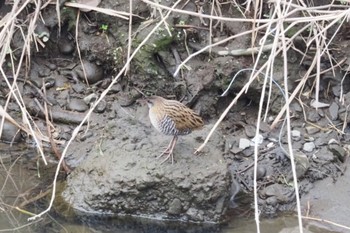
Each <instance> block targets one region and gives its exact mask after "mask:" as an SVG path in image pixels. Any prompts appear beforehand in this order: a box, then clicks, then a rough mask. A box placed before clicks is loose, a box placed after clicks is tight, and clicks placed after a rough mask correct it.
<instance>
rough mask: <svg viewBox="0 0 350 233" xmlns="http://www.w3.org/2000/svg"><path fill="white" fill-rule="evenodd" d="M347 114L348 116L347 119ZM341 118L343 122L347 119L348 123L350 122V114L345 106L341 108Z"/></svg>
mask: <svg viewBox="0 0 350 233" xmlns="http://www.w3.org/2000/svg"><path fill="white" fill-rule="evenodd" d="M345 116H347V117H346V119H345ZM339 119H340V120H341V121H342V122H344V121H346V123H350V114H349V113H348V112H347V111H346V109H345V108H342V109H340V110H339Z"/></svg>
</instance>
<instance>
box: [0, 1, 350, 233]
mask: <svg viewBox="0 0 350 233" xmlns="http://www.w3.org/2000/svg"><path fill="white" fill-rule="evenodd" d="M29 2H31V3H32V4H35V6H36V11H35V12H33V13H32V14H31V15H28V19H27V22H26V24H27V25H28V29H27V30H26V32H25V31H24V30H23V29H22V26H21V24H20V23H19V22H18V20H17V18H18V15H19V14H20V13H21V12H23V11H24V9H25V8H26V6H27V5H28V4H29ZM143 2H144V3H147V4H149V5H150V6H152V7H154V9H156V11H158V12H159V14H160V16H161V17H160V18H161V19H160V20H159V23H158V24H157V25H156V26H155V27H154V29H153V30H152V31H151V32H150V33H149V34H148V36H147V37H146V38H145V39H144V40H143V41H142V42H141V44H140V45H139V46H138V47H137V48H136V49H135V50H134V51H133V52H131V35H132V34H133V32H132V24H131V23H132V21H131V17H132V16H134V17H138V16H137V15H132V11H131V10H130V12H118V11H113V10H110V9H102V8H98V7H89V6H86V5H81V4H78V3H68V2H67V3H65V5H66V6H67V7H76V8H82V7H83V8H87V9H91V10H94V11H98V12H100V13H103V14H108V15H112V16H114V17H119V18H121V19H125V20H130V24H129V32H128V33H129V46H128V58H127V60H126V62H125V64H124V67H123V68H122V69H121V70H120V72H119V73H118V75H117V76H116V77H115V78H114V79H113V81H112V83H111V84H110V86H109V87H108V88H107V89H106V90H105V91H103V93H102V94H101V96H100V98H99V99H98V100H97V101H96V102H95V103H94V105H93V106H92V107H91V109H90V110H89V111H88V112H87V114H86V116H85V117H84V119H83V121H82V122H81V123H80V124H79V125H78V126H77V127H76V128H75V130H74V132H73V134H72V137H71V138H70V140H69V141H68V143H67V144H66V146H65V148H64V150H63V153H62V156H61V158H60V160H59V163H58V165H57V169H56V173H55V176H54V182H53V187H52V190H53V191H52V197H51V201H50V204H49V206H48V207H47V209H46V210H44V211H43V212H41V213H39V214H37V215H35V216H33V217H31V218H29V220H38V219H39V218H40V217H41V216H43V215H44V214H45V213H47V212H49V211H50V209H51V208H52V205H53V201H54V199H55V194H56V181H57V177H58V174H59V171H60V168H61V165H62V164H63V161H64V158H65V155H66V153H67V151H68V149H69V147H70V145H71V143H72V141H73V140H74V139H75V138H76V136H77V133H78V132H79V131H80V129H81V127H82V125H83V124H84V123H85V122H86V121H88V119H89V117H90V115H91V113H92V111H93V109H94V108H95V107H96V106H97V104H98V103H99V102H100V101H101V100H102V99H103V98H104V97H105V96H106V94H107V93H108V91H109V90H110V89H111V87H112V86H113V85H114V84H115V83H116V82H117V81H118V80H119V78H120V77H121V76H122V75H123V74H125V73H126V72H128V70H129V68H128V67H129V64H130V62H131V61H132V59H133V57H134V56H135V54H136V53H137V52H138V51H139V49H140V48H141V47H142V46H143V45H144V44H145V43H146V41H147V40H148V39H149V38H150V37H151V36H152V34H153V33H154V32H155V31H156V30H157V28H158V27H160V26H164V27H165V28H168V25H167V23H166V21H165V20H166V19H167V17H168V16H169V15H170V14H173V13H177V14H187V15H191V16H193V17H199V18H200V19H209V22H210V24H209V30H210V32H212V30H213V28H214V27H216V26H218V25H220V27H221V28H222V27H223V25H224V23H225V22H233V21H235V22H240V23H249V24H251V30H247V31H244V32H241V33H239V34H237V35H234V36H231V37H228V38H225V39H223V40H220V41H218V42H216V43H211V38H210V39H209V41H210V43H209V44H208V45H207V46H205V47H203V48H202V49H200V50H198V51H197V52H195V53H193V54H190V55H189V56H188V57H187V58H186V59H185V60H184V61H183V62H182V63H181V64H179V66H178V67H177V70H176V71H175V73H174V77H176V76H177V75H178V73H179V72H180V70H182V69H183V67H184V66H186V64H187V63H188V62H189V61H190V60H191V59H192V58H194V57H195V56H198V55H199V54H202V53H203V52H206V51H209V52H210V51H211V48H213V47H215V46H218V45H220V44H223V43H225V42H227V41H230V40H233V39H235V38H238V37H241V36H245V35H248V34H251V35H252V36H251V48H247V50H246V51H243V52H245V53H250V54H252V56H254V59H255V63H254V65H253V67H252V69H253V70H254V71H255V72H251V76H250V78H249V80H247V83H246V85H245V86H244V88H243V89H242V90H241V91H240V92H239V93H238V95H237V97H236V98H234V99H233V100H232V102H231V104H230V105H229V106H228V108H227V109H226V110H225V111H224V112H223V113H222V115H221V116H220V118H219V119H218V120H217V122H216V124H215V125H214V127H213V128H212V130H211V131H210V133H209V134H208V136H207V138H206V139H205V142H204V143H203V144H202V145H201V146H200V147H199V148H198V150H197V151H196V152H200V151H201V150H202V149H203V147H205V145H206V144H207V143H208V142H209V140H210V137H211V135H212V134H213V132H214V131H215V130H216V128H217V127H218V125H219V124H220V123H221V122H222V120H223V119H224V117H225V116H226V114H227V113H228V112H229V110H230V109H231V108H232V107H233V105H234V104H235V103H236V102H237V100H238V99H239V98H240V97H241V95H242V94H244V93H245V92H246V91H247V90H248V88H249V86H250V84H251V83H252V82H254V80H255V79H256V78H257V77H258V76H259V75H261V74H264V86H263V89H262V93H261V97H260V105H259V112H258V118H257V122H256V127H257V129H259V128H260V123H261V119H263V120H265V119H266V117H267V115H268V112H269V109H268V108H267V109H265V114H263V103H264V102H268V101H269V100H268V99H267V100H266V99H264V98H265V90H266V87H269V88H270V89H269V90H271V88H273V87H272V86H273V84H272V81H273V75H274V64H275V59H276V56H280V57H281V58H282V59H283V72H284V83H283V84H282V83H280V84H279V85H281V86H284V93H285V105H284V107H283V108H282V109H281V111H280V113H279V114H278V116H277V117H276V118H275V120H274V122H273V124H272V126H271V127H272V128H274V127H276V126H277V125H278V123H279V122H281V119H282V118H284V119H285V121H286V124H287V132H288V133H287V135H288V153H289V155H290V158H291V164H292V169H293V178H294V188H295V194H296V202H297V207H298V208H297V212H298V220H299V231H300V232H303V230H302V214H301V209H300V200H299V190H298V182H297V178H296V172H295V162H294V156H293V150H292V142H291V139H290V129H291V125H290V116H289V104H290V103H291V101H292V100H293V99H295V98H296V97H297V96H298V95H299V96H298V97H299V100H300V99H301V98H300V95H301V94H302V93H303V88H304V85H305V82H306V81H307V80H308V79H309V78H310V77H313V75H315V76H316V82H315V84H314V93H315V98H316V101H319V80H320V74H322V72H324V71H323V70H322V69H321V66H320V64H321V57H322V56H327V57H328V60H329V61H334V63H335V64H334V67H335V66H338V65H339V64H340V63H341V61H339V62H338V63H337V61H335V60H334V58H333V57H332V55H331V53H330V52H329V49H330V45H331V43H332V39H333V38H334V37H332V38H331V39H327V30H328V29H329V28H330V27H332V26H334V25H338V27H337V30H336V33H338V32H339V30H340V28H341V26H342V24H344V23H345V22H347V21H348V20H349V15H350V9H349V6H348V4H344V5H336V4H330V5H324V6H316V7H310V6H307V5H305V4H304V3H303V1H297V2H292V1H283V0H270V1H269V3H268V4H269V5H270V9H271V12H270V15H269V17H268V18H264V17H265V16H263V15H262V14H263V12H262V4H263V1H251V0H247V1H246V3H245V5H244V6H242V5H238V4H237V2H236V1H232V2H230V4H234V5H235V7H236V8H237V9H239V11H241V12H243V11H244V12H245V13H246V14H250V15H251V17H250V18H249V17H247V18H245V17H239V18H233V17H223V16H222V11H221V7H222V4H223V3H221V2H220V1H219V0H213V1H212V2H211V4H212V5H211V12H210V14H205V13H203V12H199V13H196V12H191V11H185V10H181V9H177V8H176V7H177V5H178V4H179V3H180V0H179V1H177V2H176V3H175V4H174V5H173V6H172V7H167V6H164V5H162V4H160V3H157V2H154V1H150V0H143ZM57 4H58V2H57V3H56V6H57V12H59V7H58V5H57ZM45 6H46V5H42V3H41V1H34V2H33V1H29V0H28V1H25V2H23V3H21V4H20V2H19V1H14V2H13V8H12V11H11V12H10V13H8V14H7V15H6V16H5V17H4V18H2V19H1V20H0V27H1V32H0V64H1V66H0V72H1V76H2V79H4V80H5V81H6V83H7V86H8V88H9V89H10V93H9V94H8V96H7V101H6V104H5V106H0V117H2V121H1V122H0V135H1V132H2V127H3V122H4V120H5V119H6V120H8V121H10V122H12V123H14V124H15V125H17V126H18V127H19V128H20V129H21V130H23V131H24V132H25V133H27V134H28V135H30V136H31V137H32V139H33V141H34V142H35V145H36V146H37V149H38V151H39V153H40V155H41V158H42V160H43V161H44V163H45V164H47V162H46V159H45V156H44V153H43V149H42V143H43V141H45V142H49V141H50V138H49V136H45V133H43V132H41V131H40V129H39V127H37V126H36V124H35V122H34V120H33V119H32V117H31V116H30V114H28V112H27V110H26V106H25V104H24V102H23V99H22V96H21V93H20V92H19V91H18V90H19V88H18V86H17V82H16V80H17V79H18V78H19V72H20V71H21V69H27V71H28V70H29V69H30V67H29V64H30V54H31V44H32V43H33V42H34V43H35V42H37V41H38V40H37V38H36V36H35V34H34V28H35V25H36V22H37V20H40V10H41V9H43V7H45ZM244 7H245V9H244ZM130 8H132V3H131V2H130ZM242 16H244V15H243V13H242ZM214 20H216V21H217V23H216V24H214V23H213V22H214ZM77 25H78V24H77ZM296 26H300V29H299V30H298V31H296V32H295V33H294V34H293V35H292V36H291V37H289V38H288V37H286V33H287V31H288V30H290V29H291V28H294V27H296ZM15 30H20V31H21V36H22V37H23V40H24V41H25V43H24V44H25V45H24V47H23V49H22V52H21V56H20V57H19V58H18V60H16V61H15V58H14V57H13V54H12V53H13V51H11V49H10V48H11V46H10V42H11V39H12V37H13V36H14V32H15ZM168 31H169V33H170V30H168ZM307 31H308V32H309V34H308V36H307V37H305V36H304V34H305V32H307ZM210 34H211V33H210ZM260 35H263V36H262V37H261V38H259V36H260ZM334 36H335V35H334ZM271 37H272V38H274V39H273V42H272V43H271V42H268V38H271ZM258 38H259V41H257V40H258ZM296 38H301V39H302V40H304V41H305V44H306V47H307V49H306V51H299V50H298V49H296V48H295V47H294V44H293V41H294V40H295V39H296ZM266 46H268V50H269V51H270V55H269V57H268V59H267V60H266V61H265V62H264V61H263V59H262V55H263V52H266V48H267V47H266ZM78 47H79V46H78ZM311 47H312V48H316V53H315V54H314V56H313V57H312V63H311V65H310V68H309V69H308V71H307V72H306V74H305V75H304V76H303V77H301V79H300V82H299V84H298V86H297V88H296V89H295V90H294V91H293V92H292V93H289V92H288V83H287V79H288V72H287V71H288V63H287V61H288V60H287V51H288V50H291V49H292V50H295V51H296V52H298V53H303V54H304V57H307V56H310V54H309V53H308V51H309V50H310V49H311ZM36 49H39V47H38V46H37V45H36ZM247 51H248V52H247ZM223 52H225V51H223ZM229 55H232V56H234V55H235V53H233V52H231V53H229ZM6 63H10V64H11V66H12V75H11V76H12V77H11V79H13V82H12V81H10V77H8V76H7V75H6V74H5V72H4V70H3V66H4V64H6ZM314 70H316V73H315V74H313V71H314ZM342 95H343V93H342ZM341 99H342V98H341ZM10 101H15V102H16V104H17V105H18V106H19V107H20V109H21V116H22V119H21V120H19V119H16V120H15V119H13V117H11V116H10V115H9V114H8V113H7V108H8V103H9V102H10ZM267 106H269V105H267ZM263 116H264V117H263ZM48 125H49V123H48ZM48 127H49V126H48ZM256 135H259V130H257V131H256ZM258 148H259V147H258V144H255V150H254V156H255V163H254V180H255V183H254V203H255V219H256V226H257V232H260V224H259V209H258V197H257V182H256V176H257V175H256V174H257V165H258ZM8 176H9V177H11V175H10V173H8ZM3 187H4V186H3ZM0 194H1V192H0ZM0 203H1V204H3V203H2V201H1V200H0ZM0 231H3V230H0Z"/></svg>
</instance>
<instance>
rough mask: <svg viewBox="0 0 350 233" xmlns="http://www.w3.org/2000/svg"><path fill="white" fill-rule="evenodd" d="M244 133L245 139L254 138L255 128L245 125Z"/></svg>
mask: <svg viewBox="0 0 350 233" xmlns="http://www.w3.org/2000/svg"><path fill="white" fill-rule="evenodd" d="M244 131H245V134H246V135H247V137H249V138H252V137H254V136H255V132H256V127H255V126H253V125H246V126H244Z"/></svg>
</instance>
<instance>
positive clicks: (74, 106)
mask: <svg viewBox="0 0 350 233" xmlns="http://www.w3.org/2000/svg"><path fill="white" fill-rule="evenodd" d="M67 108H68V109H69V110H72V111H76V112H85V111H86V110H88V109H89V106H87V105H86V103H85V102H84V101H83V100H81V99H76V98H72V99H70V101H69V103H68V105H67Z"/></svg>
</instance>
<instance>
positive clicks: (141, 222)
mask: <svg viewBox="0 0 350 233" xmlns="http://www.w3.org/2000/svg"><path fill="white" fill-rule="evenodd" d="M35 157H36V153H34V152H33V151H31V150H30V151H26V152H23V151H21V150H19V151H13V150H12V151H11V150H8V149H7V148H6V147H4V146H3V145H0V233H1V232H26V233H27V232H39V233H40V232H43V233H44V232H58V233H61V232H62V233H63V232H69V233H75V232H76V233H78V232H79V233H81V232H82V233H85V232H86V233H90V232H91V233H92V232H106V233H108V232H113V233H139V232H143V233H164V232H166V233H251V232H256V225H255V221H254V219H253V218H252V217H241V216H239V215H232V216H231V217H230V220H229V221H228V223H226V224H217V225H214V224H189V223H179V222H171V221H156V220H151V219H147V218H131V217H118V218H111V217H103V216H100V217H96V216H86V215H85V216H83V215H80V216H79V215H78V216H77V215H66V214H63V213H62V207H60V208H53V210H52V211H51V212H50V213H49V214H46V215H45V216H44V217H43V218H41V219H38V220H37V221H35V222H28V221H27V219H28V217H30V215H29V214H28V213H26V212H25V211H29V212H32V213H40V211H42V210H43V209H44V208H46V207H47V205H48V204H47V203H48V200H49V198H50V193H47V195H45V192H46V191H47V190H49V188H50V185H51V181H50V180H48V177H53V172H54V169H53V168H55V166H56V165H55V164H52V165H51V169H50V166H49V168H47V167H44V166H37V163H36V162H35V161H36V160H37V159H38V158H35ZM38 161H40V159H39V160H38ZM52 161H55V159H52ZM38 164H40V163H38ZM38 171H39V172H38ZM38 175H40V176H41V178H39V177H38ZM45 183H46V184H45ZM33 193H35V194H33ZM41 196H42V198H40V199H39V197H41ZM37 199H38V200H37ZM56 211H58V212H60V213H57V212H56ZM62 216H65V217H64V218H63V217H62ZM296 226H297V218H296V217H295V216H281V217H279V218H274V219H262V220H261V224H260V227H261V232H262V233H275V232H276V233H280V232H283V230H285V233H286V232H292V231H288V229H289V228H293V227H294V228H295V227H296ZM305 227H308V228H310V229H312V232H314V233H331V232H336V231H330V230H327V229H325V228H319V227H317V226H315V225H314V224H309V222H306V223H305ZM296 232H298V231H296ZM339 232H341V231H339ZM343 232H345V231H343Z"/></svg>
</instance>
